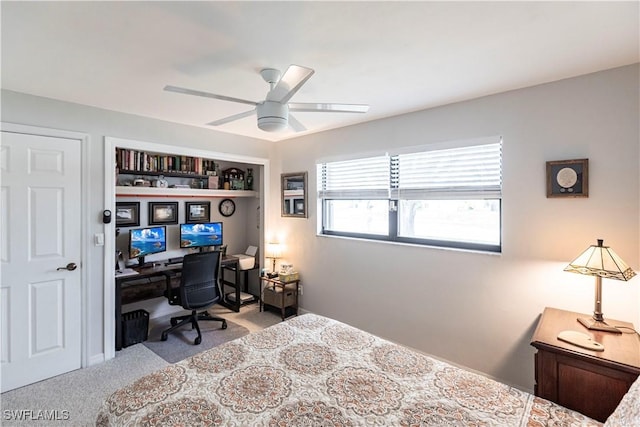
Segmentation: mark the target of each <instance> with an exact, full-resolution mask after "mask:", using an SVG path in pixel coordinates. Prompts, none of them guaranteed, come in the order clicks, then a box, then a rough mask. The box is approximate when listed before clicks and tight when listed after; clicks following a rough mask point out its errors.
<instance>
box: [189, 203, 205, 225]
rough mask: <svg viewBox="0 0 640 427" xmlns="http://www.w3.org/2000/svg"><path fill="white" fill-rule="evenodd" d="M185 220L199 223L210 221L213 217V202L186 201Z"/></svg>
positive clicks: (190, 222)
mask: <svg viewBox="0 0 640 427" xmlns="http://www.w3.org/2000/svg"><path fill="white" fill-rule="evenodd" d="M184 206H185V216H184V217H185V218H186V220H185V222H187V223H188V224H197V223H204V222H209V220H210V218H211V202H185V204H184Z"/></svg>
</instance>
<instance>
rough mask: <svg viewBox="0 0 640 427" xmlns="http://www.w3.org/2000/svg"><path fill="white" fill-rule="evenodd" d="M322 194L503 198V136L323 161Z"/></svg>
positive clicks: (341, 196) (320, 166)
mask: <svg viewBox="0 0 640 427" xmlns="http://www.w3.org/2000/svg"><path fill="white" fill-rule="evenodd" d="M317 171H318V197H319V198H321V199H381V198H383V199H387V198H390V199H406V200H409V199H414V200H427V199H479V198H500V197H501V189H502V142H501V141H500V142H497V143H489V144H481V145H468V146H463V147H456V148H448V149H437V150H431V151H428V147H427V148H425V151H419V152H411V153H406V154H398V155H393V156H387V155H385V156H376V157H368V158H362V159H356V160H347V161H340V162H328V163H321V164H318V167H317Z"/></svg>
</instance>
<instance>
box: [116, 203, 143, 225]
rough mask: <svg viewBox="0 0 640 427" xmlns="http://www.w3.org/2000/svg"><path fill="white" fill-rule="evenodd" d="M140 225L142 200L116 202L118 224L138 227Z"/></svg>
mask: <svg viewBox="0 0 640 427" xmlns="http://www.w3.org/2000/svg"><path fill="white" fill-rule="evenodd" d="M139 225H140V202H116V226H117V227H137V226H139Z"/></svg>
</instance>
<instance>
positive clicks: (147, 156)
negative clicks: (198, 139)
mask: <svg viewBox="0 0 640 427" xmlns="http://www.w3.org/2000/svg"><path fill="white" fill-rule="evenodd" d="M116 164H117V165H118V168H119V169H120V170H128V171H138V172H184V173H195V174H197V175H208V174H209V172H213V171H215V170H216V167H217V164H216V163H215V162H214V161H213V160H209V159H203V158H201V157H189V156H171V155H165V154H152V153H146V152H144V151H137V150H129V149H126V148H116Z"/></svg>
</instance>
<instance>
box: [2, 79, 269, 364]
mask: <svg viewBox="0 0 640 427" xmlns="http://www.w3.org/2000/svg"><path fill="white" fill-rule="evenodd" d="M1 106H2V121H3V122H7V123H19V124H25V125H32V126H38V127H44V128H53V129H66V130H72V131H77V132H83V133H87V134H89V135H90V141H89V145H90V146H89V162H90V164H89V165H88V167H89V170H90V182H89V183H88V185H89V188H90V191H89V192H90V200H89V208H88V211H89V215H90V221H89V223H90V226H89V228H90V229H89V230H87V232H86V235H87V237H88V238H89V239H90V241H89V242H88V245H89V256H88V258H89V259H86V260H84V262H83V267H85V268H88V269H89V283H87V285H88V288H87V292H88V304H89V306H88V307H86V311H87V315H88V322H87V323H88V329H89V330H88V333H87V336H88V338H89V342H88V343H87V344H88V345H87V353H88V354H87V360H91V361H98V360H101V358H102V355H103V353H104V348H103V347H104V345H103V343H104V337H103V329H104V324H103V319H104V314H103V313H104V308H103V294H104V289H103V286H105V284H104V283H103V282H104V280H103V277H104V273H103V259H104V248H103V247H97V246H94V245H93V235H94V234H95V233H105V226H104V225H103V224H102V221H101V219H102V211H103V209H105V208H106V207H105V206H104V187H105V186H104V175H105V174H104V137H105V136H111V137H119V138H124V139H130V140H138V141H145V142H152V143H158V144H166V145H172V146H183V147H189V148H194V149H199V150H209V151H214V152H220V153H230V154H238V155H244V156H251V157H260V158H268V157H269V154H270V150H271V148H272V147H273V143H271V142H267V141H261V140H256V139H250V138H246V137H238V136H234V135H230V134H226V133H222V132H216V131H214V130H208V129H204V128H197V127H191V126H184V125H178V124H174V123H168V122H163V121H159V120H152V119H147V118H143V117H139V116H133V115H128V114H122V113H118V112H114V111H108V110H102V109H98V108H94V107H88V106H83V105H78V104H72V103H67V102H61V101H55V100H52V99H47V98H41V97H35V96H31V95H26V94H21V93H16V92H11V91H6V90H3V91H2V93H1ZM256 203H258V202H257V199H252V200H251V201H245V202H243V203H240V205H241V206H247V207H248V208H249V209H250V210H251V212H250V213H249V212H240V210H239V209H238V210H237V211H236V214H235V215H234V217H236V216H237V218H240V217H244V216H245V215H254V212H255V211H256V206H255V204H256ZM240 205H239V207H240ZM211 208H212V211H214V212H217V204H216V203H215V201H213V202H212V204H211ZM230 231H231V230H230ZM244 231H246V230H243V232H244ZM249 231H250V235H251V236H250V238H251V239H254V241H255V238H256V237H257V236H258V234H257V233H256V232H255V228H254V227H252V230H249ZM225 238H226V239H229V240H230V239H232V236H230V235H227V234H225ZM243 239H244V237H243ZM258 240H259V239H258ZM245 244H246V241H244V240H243V242H242V244H239V245H236V244H231V245H229V246H231V250H236V249H239V250H240V251H241V252H243V251H244V249H245ZM106 285H107V286H113V283H107V284H106Z"/></svg>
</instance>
